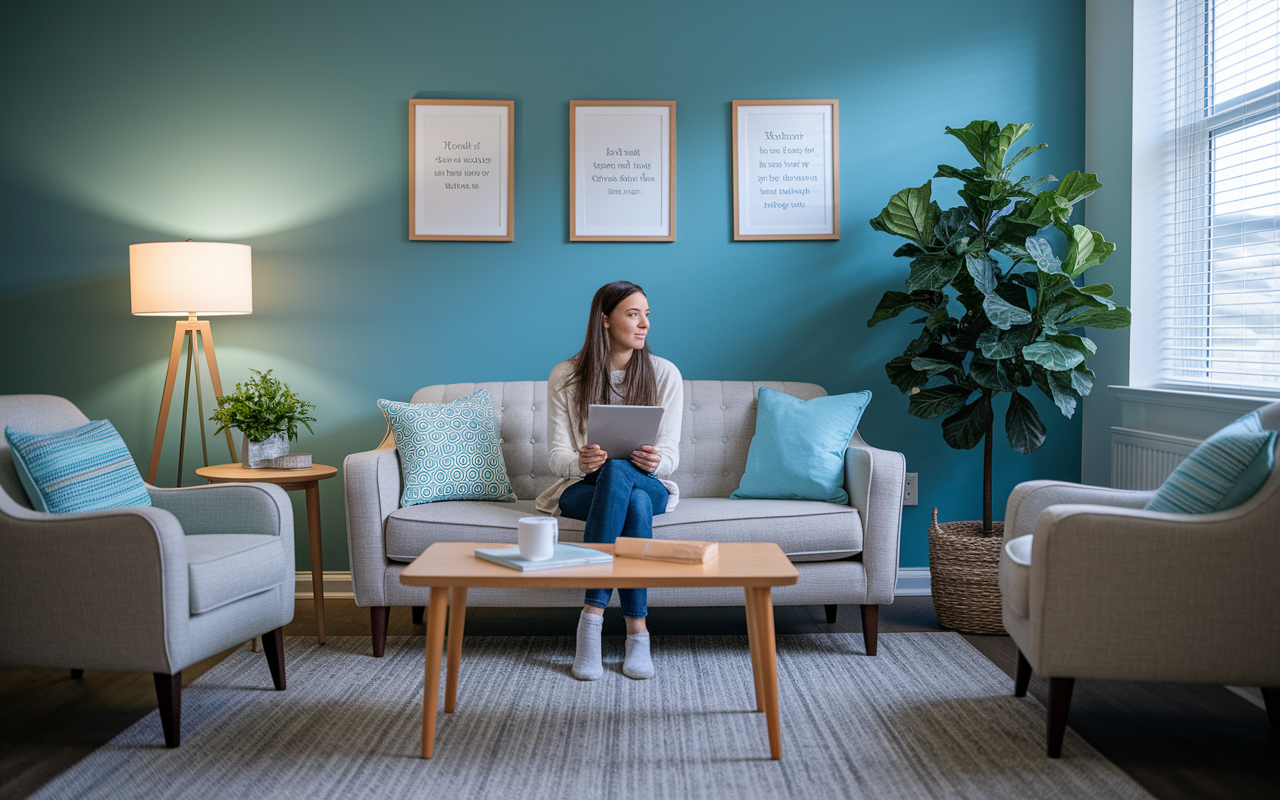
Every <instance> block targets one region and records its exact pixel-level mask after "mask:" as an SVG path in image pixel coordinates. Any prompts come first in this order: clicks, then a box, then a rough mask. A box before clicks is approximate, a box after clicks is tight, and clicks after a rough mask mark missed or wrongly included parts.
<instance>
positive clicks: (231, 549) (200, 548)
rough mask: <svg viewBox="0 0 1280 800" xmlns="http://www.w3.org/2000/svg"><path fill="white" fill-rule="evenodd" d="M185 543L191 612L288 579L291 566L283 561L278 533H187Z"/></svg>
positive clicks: (282, 549)
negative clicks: (191, 534) (269, 534)
mask: <svg viewBox="0 0 1280 800" xmlns="http://www.w3.org/2000/svg"><path fill="white" fill-rule="evenodd" d="M186 544H187V578H188V580H189V581H190V586H191V613H192V614H203V613H204V612H206V611H212V610H213V609H215V608H220V607H222V606H225V605H226V604H227V603H232V602H235V601H236V600H240V599H241V598H245V597H249V596H250V595H255V594H258V593H260V592H265V591H267V590H268V589H274V588H275V587H277V586H280V585H281V584H282V583H290V582H291V581H290V578H291V577H292V574H293V565H291V564H290V565H286V564H285V560H284V547H283V546H281V544H280V537H279V536H262V535H258V534H252V533H205V534H199V535H195V536H187V537H186ZM288 588H289V591H290V592H292V591H293V587H292V586H289V587H288Z"/></svg>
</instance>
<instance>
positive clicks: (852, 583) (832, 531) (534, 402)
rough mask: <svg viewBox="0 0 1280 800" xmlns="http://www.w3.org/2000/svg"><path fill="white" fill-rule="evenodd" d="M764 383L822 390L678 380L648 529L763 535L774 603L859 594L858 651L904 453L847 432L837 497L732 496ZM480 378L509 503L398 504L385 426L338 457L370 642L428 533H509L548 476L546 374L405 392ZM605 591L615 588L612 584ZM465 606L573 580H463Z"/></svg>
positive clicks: (883, 584) (409, 593)
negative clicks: (673, 496) (790, 582)
mask: <svg viewBox="0 0 1280 800" xmlns="http://www.w3.org/2000/svg"><path fill="white" fill-rule="evenodd" d="M762 386H767V387H769V388H770V389H776V390H778V391H780V392H786V393H787V394H790V395H793V396H795V397H799V398H801V399H803V400H808V399H811V398H813V397H820V396H823V395H825V394H826V392H825V391H824V390H823V389H822V387H820V386H816V385H814V384H811V383H783V382H770V381H755V382H752V381H685V382H684V402H685V408H684V410H683V427H682V431H681V440H680V465H679V468H678V469H677V470H676V472H675V473H674V474H673V475H672V480H674V481H676V483H677V484H679V486H680V503H679V505H678V506H677V507H676V509H675V510H674V511H673V512H671V513H669V514H662V515H659V516H657V517H655V518H654V531H653V535H654V537H655V538H658V539H700V540H711V541H719V542H741V541H772V542H777V543H778V544H779V545H780V546H781V547H782V549H783V551H784V552H786V553H787V555H788V556H789V557H790V558H791V560H792V561H793V562H795V564H796V565H797V568H798V569H799V571H800V580H799V582H798V583H797V584H796V585H795V586H784V587H779V588H777V589H775V590H774V594H773V600H774V603H775V604H778V605H824V606H826V607H827V615H828V620H829V621H834V618H835V608H836V606H837V605H838V604H842V603H845V604H848V603H853V604H858V605H860V606H861V607H862V616H863V623H864V632H865V640H866V647H867V652H868V654H870V655H874V654H875V648H876V622H877V619H878V617H877V611H878V609H879V606H880V604H882V603H891V602H893V592H894V586H895V583H896V582H897V573H898V539H899V534H900V531H901V527H902V493H903V482H904V479H905V471H904V467H905V462H904V459H903V456H902V454H901V453H896V452H892V451H888V450H879V449H876V448H874V447H871V446H869V445H868V444H866V442H864V441H863V440H862V438H861V436H859V435H858V434H857V433H855V434H854V436H853V439H852V440H851V441H850V443H849V448H848V450H847V451H846V452H845V489H846V491H847V492H848V494H849V498H850V502H849V504H848V505H838V504H834V503H823V502H814V501H805V500H733V499H730V498H729V494H730V493H731V492H732V491H733V490H734V489H736V488H737V486H738V482H739V480H740V479H741V477H742V474H743V472H744V470H745V468H746V461H747V449H748V447H749V445H750V443H751V436H752V434H753V433H754V431H755V412H756V395H757V394H758V392H759V389H760V387H762ZM478 389H487V390H488V391H489V393H490V394H491V395H492V397H493V403H494V413H495V414H496V415H497V418H498V428H499V434H500V436H501V438H502V454H503V458H504V459H505V461H506V465H507V472H508V474H509V475H510V477H511V484H512V487H513V489H514V490H515V493H516V496H517V497H518V498H519V500H518V501H517V502H515V503H492V502H479V501H444V502H437V503H428V504H425V505H417V506H409V507H406V508H401V507H400V491H401V485H400V461H399V457H398V455H397V453H396V450H395V445H394V442H393V441H392V439H391V437H390V435H389V434H388V435H387V436H386V437H385V438H384V439H383V442H382V444H381V445H380V446H379V447H378V448H377V449H375V450H370V451H367V452H363V453H353V454H352V455H349V456H347V458H346V460H345V462H344V463H343V473H344V478H345V483H346V506H347V539H348V543H349V545H350V548H351V577H352V583H353V586H354V590H355V599H356V605H358V606H361V607H368V608H370V616H371V620H372V627H373V649H374V654H375V655H381V654H382V651H383V645H384V642H385V639H386V624H387V615H388V613H389V611H390V607H391V606H412V607H414V617H415V621H418V620H420V619H421V615H422V609H423V607H424V606H426V605H427V603H428V596H429V590H428V589H426V588H422V587H414V586H405V585H402V584H401V583H400V572H401V571H402V570H403V569H404V567H405V565H406V564H408V563H409V562H410V561H412V560H413V559H415V558H417V557H418V556H419V555H421V554H422V552H423V551H424V550H426V549H427V546H428V545H430V544H432V543H433V542H445V541H464V542H512V543H514V542H515V529H516V521H517V520H518V519H519V518H520V517H524V516H530V515H536V514H537V513H538V512H537V511H535V510H534V506H533V502H534V498H536V497H537V496H538V494H539V493H540V492H542V491H543V490H544V489H545V488H547V487H548V486H549V485H551V484H552V483H553V482H554V481H555V480H556V476H554V475H552V474H551V472H550V470H549V467H548V462H547V443H546V427H547V418H546V408H545V403H546V397H547V384H546V381H516V382H507V383H460V384H449V385H439V386H427V387H424V388H422V389H419V390H418V391H417V392H416V393H415V394H414V395H413V398H412V400H411V401H410V402H414V403H448V402H452V401H453V400H455V399H457V398H459V397H462V396H464V395H468V394H471V393H472V392H475V391H476V390H478ZM582 530H583V523H582V522H580V521H578V520H573V519H567V518H563V517H562V518H560V535H561V540H562V541H579V542H580V541H582ZM614 602H615V603H616V602H617V595H614ZM467 603H468V605H473V606H575V605H581V603H582V592H581V591H579V590H567V589H566V590H548V589H530V590H517V589H472V590H470V591H469V592H468V593H467ZM742 603H743V596H742V592H741V590H734V589H724V588H704V589H652V590H650V592H649V605H651V606H723V605H742Z"/></svg>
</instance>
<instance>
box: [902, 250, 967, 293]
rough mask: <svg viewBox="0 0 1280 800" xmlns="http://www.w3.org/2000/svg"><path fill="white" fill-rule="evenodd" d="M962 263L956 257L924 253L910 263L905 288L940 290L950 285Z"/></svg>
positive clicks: (961, 260)
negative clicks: (909, 272)
mask: <svg viewBox="0 0 1280 800" xmlns="http://www.w3.org/2000/svg"><path fill="white" fill-rule="evenodd" d="M963 263H964V261H963V259H961V258H960V257H958V256H945V255H933V254H930V253H926V254H925V255H922V256H920V257H919V258H917V259H916V260H915V261H912V262H911V274H910V275H908V276H907V288H908V289H911V290H913V291H921V290H933V291H937V290H939V289H942V288H944V287H946V286H947V285H948V284H949V283H951V280H952V279H953V278H954V277H955V276H956V273H957V272H959V271H960V267H961V266H962V265H963Z"/></svg>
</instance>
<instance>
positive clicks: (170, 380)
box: [147, 320, 187, 486]
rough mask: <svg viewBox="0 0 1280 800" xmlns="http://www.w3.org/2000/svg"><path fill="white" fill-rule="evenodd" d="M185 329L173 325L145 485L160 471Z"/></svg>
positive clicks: (154, 481)
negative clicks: (171, 342) (167, 363)
mask: <svg viewBox="0 0 1280 800" xmlns="http://www.w3.org/2000/svg"><path fill="white" fill-rule="evenodd" d="M186 335H187V327H186V323H185V322H183V321H182V320H178V322H177V323H176V324H175V325H174V329H173V347H172V348H170V350H169V370H168V371H167V372H166V373H165V376H164V393H163V394H162V395H161V396H160V419H159V421H157V422H156V439H155V443H154V444H152V445H151V466H150V467H148V468H147V483H149V484H151V485H152V486H154V485H155V483H156V471H157V470H159V469H160V448H161V446H163V445H164V429H165V425H166V424H168V422H169V405H170V403H172V402H173V386H174V383H175V382H176V381H177V379H178V359H179V358H181V357H182V340H183V339H185V338H186Z"/></svg>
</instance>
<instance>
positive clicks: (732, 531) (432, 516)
mask: <svg viewBox="0 0 1280 800" xmlns="http://www.w3.org/2000/svg"><path fill="white" fill-rule="evenodd" d="M533 502H534V501H532V500H517V501H516V502H514V503H485V502H474V501H442V502H437V503H428V504H425V505H418V506H407V507H404V508H400V509H397V510H396V511H394V512H392V513H391V515H390V516H389V517H388V518H387V527H386V553H387V558H389V559H391V560H392V561H400V562H409V561H412V560H414V559H415V558H417V557H418V556H420V555H422V551H423V550H426V549H427V547H428V546H430V545H431V544H433V543H435V542H477V543H478V542H507V541H509V542H512V543H514V542H515V540H516V522H517V520H519V519H520V518H521V517H528V516H534V515H537V513H538V512H537V511H536V510H535V509H534V507H533ZM559 521H560V540H561V541H565V542H581V541H582V531H583V522H582V521H581V520H576V519H569V518H568V517H560V518H559ZM653 536H654V538H655V539H700V540H714V541H718V542H777V543H778V546H780V547H781V548H782V551H783V552H784V553H786V554H787V556H788V557H789V558H790V559H791V560H792V561H829V560H834V559H840V558H847V557H849V556H852V555H855V554H857V553H860V552H862V520H861V519H860V518H859V516H858V509H856V508H854V507H853V506H847V505H837V504H835V503H826V502H821V501H813V500H733V499H730V498H727V497H688V498H681V500H680V505H679V506H677V507H676V510H675V511H672V512H670V513H667V514H659V515H658V516H656V517H654V518H653Z"/></svg>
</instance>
